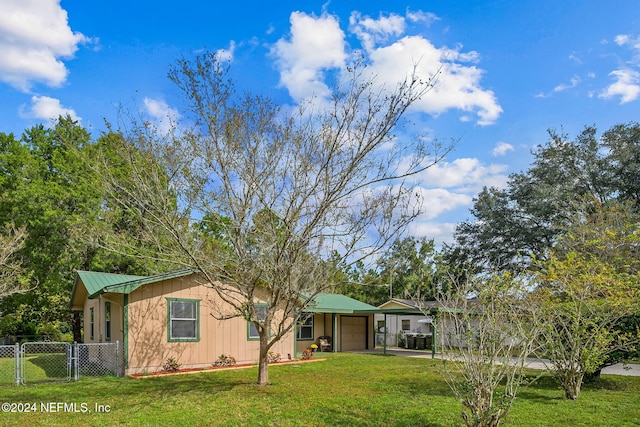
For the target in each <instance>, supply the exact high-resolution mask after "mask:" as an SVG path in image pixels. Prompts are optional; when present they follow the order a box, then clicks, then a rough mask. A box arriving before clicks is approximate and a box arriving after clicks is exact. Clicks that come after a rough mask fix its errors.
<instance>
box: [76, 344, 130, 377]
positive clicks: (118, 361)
mask: <svg viewBox="0 0 640 427" xmlns="http://www.w3.org/2000/svg"><path fill="white" fill-rule="evenodd" d="M76 347H77V353H76V355H77V369H76V373H77V376H78V377H80V376H90V377H99V376H104V375H115V376H116V377H121V376H124V349H123V347H122V346H121V345H120V343H118V342H115V343H96V344H76ZM77 379H78V378H76V380H77Z"/></svg>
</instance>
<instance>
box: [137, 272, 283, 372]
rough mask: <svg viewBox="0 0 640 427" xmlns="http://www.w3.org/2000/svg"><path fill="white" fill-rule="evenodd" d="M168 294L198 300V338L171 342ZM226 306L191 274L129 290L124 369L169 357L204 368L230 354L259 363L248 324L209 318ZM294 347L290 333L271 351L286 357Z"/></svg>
mask: <svg viewBox="0 0 640 427" xmlns="http://www.w3.org/2000/svg"><path fill="white" fill-rule="evenodd" d="M167 298H179V299H190V300H198V301H199V310H200V312H199V340H198V341H196V342H170V341H169V339H168V326H167V322H168V319H167V314H168V311H167V304H168V302H167ZM224 308H225V305H224V304H223V303H222V301H221V300H220V299H219V297H217V296H216V295H215V292H213V291H212V290H211V289H210V288H208V287H205V286H200V285H197V284H195V283H194V282H193V281H192V280H191V279H190V277H183V278H177V279H172V280H167V281H165V282H161V283H154V284H150V285H146V286H143V287H141V288H139V289H137V290H136V291H134V292H132V293H131V294H130V295H129V303H128V342H127V350H128V355H129V358H128V372H136V371H141V370H144V369H147V370H148V371H149V372H151V371H153V370H157V369H159V368H160V367H161V366H162V365H163V364H164V363H165V362H166V360H167V359H168V358H171V357H173V358H175V359H176V360H177V361H178V362H179V363H180V364H181V365H183V367H188V366H193V367H196V366H208V365H210V364H211V363H213V362H214V361H215V360H216V359H217V358H218V356H220V355H221V354H225V355H228V356H233V357H235V358H236V360H237V361H238V362H255V361H257V360H258V357H259V343H258V341H257V340H249V339H248V330H247V322H246V321H245V320H244V319H241V318H233V319H227V320H224V321H221V320H216V319H215V318H214V317H213V314H217V313H219V312H220V310H224ZM292 350H293V335H292V334H289V335H287V336H285V337H284V338H283V339H282V340H280V342H278V343H276V345H275V346H274V347H273V348H272V350H271V351H273V352H276V353H280V354H281V355H283V356H284V357H286V355H287V354H288V353H291V352H292Z"/></svg>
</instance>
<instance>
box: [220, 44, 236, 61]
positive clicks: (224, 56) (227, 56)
mask: <svg viewBox="0 0 640 427" xmlns="http://www.w3.org/2000/svg"><path fill="white" fill-rule="evenodd" d="M235 50H236V42H234V41H233V40H232V41H231V43H229V47H228V48H225V49H218V50H217V51H216V55H217V56H218V58H219V59H220V60H222V61H227V62H231V61H233V53H234V52H235Z"/></svg>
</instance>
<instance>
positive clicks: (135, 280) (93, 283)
mask: <svg viewBox="0 0 640 427" xmlns="http://www.w3.org/2000/svg"><path fill="white" fill-rule="evenodd" d="M77 273H78V278H79V279H80V280H82V283H84V286H85V288H86V289H87V293H88V294H89V298H95V297H97V296H98V295H101V294H105V293H116V294H129V293H131V292H133V291H135V290H136V289H138V288H139V287H140V286H142V285H146V284H149V283H155V282H160V281H162V280H168V279H174V278H176V277H182V276H188V275H189V274H192V273H193V270H189V269H187V270H178V271H173V272H171V273H163V274H157V275H154V276H132V275H127V274H113V273H98V272H93V271H78V272H77ZM77 281H78V280H77V279H76V283H77Z"/></svg>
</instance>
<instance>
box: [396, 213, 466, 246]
mask: <svg viewBox="0 0 640 427" xmlns="http://www.w3.org/2000/svg"><path fill="white" fill-rule="evenodd" d="M456 225H457V224H455V223H451V222H432V221H429V220H423V219H421V218H418V219H417V220H415V221H414V222H412V223H411V224H410V225H409V227H408V232H409V234H410V235H411V236H415V237H426V238H428V239H433V240H434V241H435V243H436V245H438V244H440V243H453V242H454V238H453V233H454V232H455V231H456Z"/></svg>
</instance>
